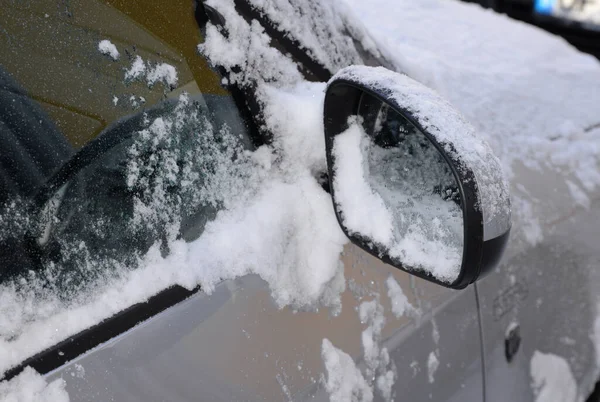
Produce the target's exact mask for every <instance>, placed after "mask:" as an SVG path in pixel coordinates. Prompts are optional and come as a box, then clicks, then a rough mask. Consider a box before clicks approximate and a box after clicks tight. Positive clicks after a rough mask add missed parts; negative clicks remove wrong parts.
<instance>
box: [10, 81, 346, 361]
mask: <svg viewBox="0 0 600 402" xmlns="http://www.w3.org/2000/svg"><path fill="white" fill-rule="evenodd" d="M323 89H324V84H321V85H305V84H302V89H301V90H298V91H295V90H294V89H293V88H286V89H278V88H275V87H270V88H269V89H268V90H267V89H266V88H265V89H264V90H265V93H268V94H269V96H272V97H273V99H288V101H287V103H286V104H287V105H288V107H289V109H288V108H286V107H285V106H284V105H285V104H284V105H279V106H274V108H273V109H272V115H271V116H269V118H268V119H267V121H269V122H273V124H276V123H277V124H281V125H283V124H284V123H285V122H286V119H289V121H290V122H291V124H289V125H288V126H287V129H286V130H281V131H280V132H279V135H278V137H277V138H276V139H275V143H276V146H275V147H266V146H264V147H261V148H259V149H258V150H256V151H254V152H249V151H243V152H242V151H239V150H237V148H235V147H231V146H228V147H225V148H223V151H224V153H222V152H221V153H219V152H217V151H218V150H217V149H212V150H210V147H209V148H206V146H208V145H210V140H209V139H210V136H211V135H217V134H219V133H221V134H223V133H226V132H227V130H232V129H233V128H232V127H231V128H228V127H226V126H223V127H220V129H219V127H217V130H214V131H212V132H211V131H207V130H204V129H202V130H187V129H185V130H182V132H184V133H188V134H186V135H189V133H194V132H199V133H204V135H206V136H207V137H206V139H205V140H201V141H202V144H203V145H202V147H204V148H202V149H206V150H207V152H206V154H203V153H202V152H200V153H199V154H198V155H197V156H193V155H192V156H190V157H192V159H193V158H200V159H198V160H197V163H196V165H201V164H202V163H209V164H210V163H214V165H215V166H218V167H219V169H220V170H217V171H215V172H214V174H213V175H207V177H204V178H203V179H202V180H203V181H202V183H199V182H197V181H196V182H194V181H193V180H194V176H193V175H191V176H188V177H189V180H191V182H190V183H191V184H193V183H196V184H195V185H196V186H197V187H195V188H196V189H197V190H198V191H197V194H198V195H199V196H200V197H203V199H204V200H205V201H206V202H212V203H216V204H219V205H221V206H222V208H223V209H221V210H220V211H219V212H218V213H217V215H216V217H215V219H214V220H213V221H211V222H208V223H207V224H206V226H205V229H204V233H203V235H202V236H201V237H200V238H199V239H197V240H195V241H193V242H191V243H185V242H184V241H182V240H173V239H171V240H170V241H169V248H170V254H169V255H168V256H166V257H164V256H163V255H162V254H161V250H160V244H155V245H153V246H152V247H151V248H150V249H149V251H148V253H147V254H146V255H144V256H140V261H139V264H137V265H138V268H137V269H135V270H131V269H130V268H127V267H122V266H119V265H118V264H117V265H114V264H113V265H111V266H110V270H96V272H104V271H107V272H108V274H107V275H105V276H103V277H102V276H101V277H99V278H98V280H97V281H92V283H91V285H90V286H88V287H87V288H82V289H80V290H79V291H78V292H75V293H73V294H70V296H69V297H67V298H64V297H60V295H58V294H56V292H53V291H52V290H51V289H47V288H45V287H44V281H43V280H40V279H41V278H36V276H35V275H33V274H32V276H30V277H27V278H25V279H24V280H23V281H22V282H20V283H3V284H2V285H0V299H2V300H1V303H0V323H2V324H3V325H2V326H0V372H4V371H5V370H7V369H8V368H10V367H12V366H14V365H16V364H17V363H19V362H21V361H22V360H23V359H25V358H27V357H29V356H31V355H33V354H35V353H37V352H39V351H41V350H43V349H45V348H47V347H49V346H51V345H53V344H56V343H57V342H60V341H61V340H63V339H65V338H66V337H68V336H70V335H72V334H75V333H77V332H79V331H81V330H83V329H85V328H88V327H90V326H92V325H94V324H96V323H98V322H100V321H101V320H103V319H105V318H107V317H110V316H111V315H113V314H115V313H117V312H118V311H120V310H122V309H123V308H125V307H127V306H130V305H132V304H134V303H139V302H143V301H145V300H147V299H148V298H149V297H150V296H152V295H154V294H156V293H157V292H159V291H161V290H163V289H165V288H167V287H169V286H171V285H173V284H179V285H182V286H184V287H186V288H188V289H192V288H194V287H196V286H198V285H200V286H201V287H202V290H203V291H204V292H207V293H210V292H211V291H212V290H213V289H214V288H215V286H216V285H217V284H218V283H220V282H221V281H223V280H225V279H229V278H235V277H238V276H243V275H247V274H257V275H259V276H260V277H261V278H263V279H264V280H265V281H266V282H268V283H269V287H270V289H271V292H272V296H273V299H274V301H275V302H276V303H277V304H278V305H280V306H282V307H283V306H286V305H291V306H294V307H298V308H304V309H316V308H318V307H319V306H329V307H332V308H333V309H334V310H335V309H338V310H339V308H341V299H340V295H341V292H342V291H343V290H344V289H345V286H346V284H345V280H344V276H343V265H342V263H341V262H340V258H339V256H340V253H341V252H342V249H343V246H344V244H345V243H346V242H347V239H346V237H345V236H344V235H343V233H342V231H341V230H340V228H339V225H338V223H337V220H336V218H335V214H334V211H333V205H332V202H331V197H330V196H329V195H328V194H327V193H326V192H325V191H324V190H323V189H322V188H321V186H320V185H319V183H318V182H317V181H316V180H315V177H314V169H315V167H318V166H320V167H323V166H325V150H324V146H323V145H322V142H323V137H324V134H323V127H322V123H321V122H322V108H321V107H320V105H319V102H321V101H322V96H323ZM294 93H296V95H293V94H294ZM314 99H319V100H320V101H319V102H317V105H316V106H315V105H313V106H311V107H310V108H306V109H303V108H297V107H295V106H297V105H302V104H312V103H313V102H314ZM186 102H188V100H187V98H186V97H182V98H180V99H179V101H178V105H179V106H178V107H176V108H175V109H174V111H173V113H171V114H168V115H166V116H162V117H161V118H157V119H154V120H151V121H149V122H148V129H147V130H145V131H144V132H141V133H140V135H141V136H142V137H146V138H148V139H150V140H151V141H150V142H149V144H150V145H152V144H154V145H152V146H160V144H163V145H164V144H169V143H170V141H173V134H174V132H175V130H176V129H177V128H181V127H192V126H193V125H194V124H196V125H197V124H201V122H198V120H197V119H193V118H191V116H190V115H189V114H186V113H184V111H185V110H186V107H185V104H186ZM284 109H287V110H288V112H286V113H285V114H282V115H278V114H277V111H278V110H284ZM284 116H287V117H284ZM297 122H303V123H304V124H299V123H297ZM233 134H237V133H232V135H233ZM142 137H140V138H142ZM224 137H225V138H227V136H226V135H225V136H224ZM206 140H209V141H208V142H207V141H206ZM168 149H169V148H168V147H167V150H168ZM202 149H200V148H199V151H202ZM317 149H320V152H315V150H317ZM294 150H295V152H294ZM234 151H235V152H236V153H237V156H236V157H233V155H234V154H232V153H230V152H234ZM132 152H136V151H135V148H132ZM169 152H170V151H169ZM228 152H229V153H228ZM288 152H289V153H288ZM278 153H281V155H285V156H286V158H282V157H281V156H279V155H278ZM203 155H204V156H203ZM307 155H310V157H308V158H307V157H306V156H307ZM161 160H162V162H160V164H158V165H156V166H155V167H153V169H162V170H164V174H161V177H164V179H165V180H170V179H169V178H170V177H173V176H172V175H173V174H175V171H174V170H172V169H173V168H175V165H173V164H171V163H170V162H169V161H170V160H172V158H171V157H170V156H169V153H166V154H164V158H163V159H161ZM137 162H139V158H133V159H131V164H130V166H129V167H128V169H129V171H130V174H131V176H130V179H131V182H130V184H132V185H133V184H134V183H135V180H138V176H136V173H135V172H136V169H140V168H141V167H140V166H136V163H137ZM217 162H218V163H217ZM142 167H143V165H142ZM148 167H150V166H146V168H148ZM183 168H185V166H184V167H183ZM240 172H241V173H240ZM191 173H192V171H190V172H188V173H187V174H188V175H189V174H191ZM165 185H168V181H167V182H165ZM192 188H194V187H193V186H192ZM149 190H151V191H155V192H154V193H152V194H153V195H152V194H149V195H148V196H147V197H145V198H144V199H146V200H149V201H148V202H150V203H149V204H144V205H141V204H140V205H138V206H137V207H136V208H137V210H138V216H139V218H140V221H139V222H140V223H141V224H143V223H144V222H151V221H152V219H153V215H152V214H148V213H150V212H151V211H152V210H153V208H162V210H165V208H167V209H166V210H167V211H168V210H169V209H168V208H169V205H171V204H170V203H169V201H168V200H169V197H168V193H163V192H161V187H156V188H154V189H152V188H150V189H149ZM152 202H157V203H158V204H157V205H155V206H153V207H152V208H149V209H147V211H149V212H148V213H146V212H145V211H146V210H145V209H144V206H146V207H150V206H151V205H152ZM161 203H162V206H161V205H160V204H161ZM166 216H167V217H168V216H169V214H166ZM170 233H171V234H172V233H173V231H171V232H170ZM257 233H260V236H257ZM83 246H85V245H83ZM77 247H79V244H73V249H72V250H73V253H71V255H72V256H73V258H74V259H78V260H77V261H81V264H79V266H80V267H81V269H83V270H91V271H94V264H99V262H96V261H89V260H87V259H86V256H87V254H86V252H82V251H81V250H79V249H78V248H77ZM83 251H85V247H84V249H83ZM55 269H60V267H56V268H55ZM49 272H52V271H49ZM44 275H45V273H44ZM62 296H64V295H62Z"/></svg>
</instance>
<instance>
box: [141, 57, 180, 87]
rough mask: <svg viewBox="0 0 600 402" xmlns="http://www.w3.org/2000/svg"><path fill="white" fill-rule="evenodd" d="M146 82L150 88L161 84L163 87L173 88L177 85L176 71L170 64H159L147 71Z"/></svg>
mask: <svg viewBox="0 0 600 402" xmlns="http://www.w3.org/2000/svg"><path fill="white" fill-rule="evenodd" d="M146 80H147V81H148V85H150V86H152V85H154V84H156V83H157V82H162V83H164V84H165V86H167V87H170V88H174V87H175V86H176V85H177V70H176V69H175V67H173V66H172V65H170V64H167V63H160V64H157V65H155V66H154V67H152V68H150V69H149V71H148V74H147V75H146Z"/></svg>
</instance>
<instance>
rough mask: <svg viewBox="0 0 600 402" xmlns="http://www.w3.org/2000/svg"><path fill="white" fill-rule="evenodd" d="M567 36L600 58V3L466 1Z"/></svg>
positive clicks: (595, 0) (585, 0)
mask: <svg viewBox="0 0 600 402" xmlns="http://www.w3.org/2000/svg"><path fill="white" fill-rule="evenodd" d="M463 1H466V2H469V3H478V4H480V5H482V6H483V7H486V8H491V9H493V10H495V11H497V12H499V13H503V14H506V15H508V16H509V17H511V18H514V19H517V20H521V21H525V22H527V23H529V24H533V25H536V26H538V27H540V28H542V29H545V30H546V31H548V32H552V33H554V34H556V35H560V36H562V37H564V38H565V39H566V40H567V41H569V42H570V43H571V44H572V45H573V46H575V47H577V48H578V49H579V50H581V51H583V52H587V53H590V54H592V55H594V56H595V57H597V58H598V59H600V0H463Z"/></svg>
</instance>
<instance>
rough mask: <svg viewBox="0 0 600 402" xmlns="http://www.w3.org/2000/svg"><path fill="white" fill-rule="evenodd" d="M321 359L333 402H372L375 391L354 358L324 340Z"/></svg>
mask: <svg viewBox="0 0 600 402" xmlns="http://www.w3.org/2000/svg"><path fill="white" fill-rule="evenodd" d="M321 357H322V358H323V362H324V364H325V369H326V370H327V380H326V382H325V389H326V390H327V392H328V393H329V400H330V401H331V402H348V401H351V402H370V401H372V400H373V390H372V388H371V387H370V386H369V384H367V382H366V381H365V378H364V377H363V375H362V373H361V372H360V370H359V369H358V368H357V367H356V365H355V364H354V361H353V360H352V358H351V357H350V356H349V355H348V354H346V353H344V352H342V351H341V350H340V349H337V348H336V347H335V346H333V345H332V344H331V342H330V341H329V340H328V339H323V344H322V346H321Z"/></svg>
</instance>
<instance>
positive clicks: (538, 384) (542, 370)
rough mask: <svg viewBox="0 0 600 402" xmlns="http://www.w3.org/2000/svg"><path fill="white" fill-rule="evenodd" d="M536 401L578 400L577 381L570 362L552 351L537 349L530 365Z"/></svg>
mask: <svg viewBox="0 0 600 402" xmlns="http://www.w3.org/2000/svg"><path fill="white" fill-rule="evenodd" d="M529 369H530V375H531V381H532V382H531V387H532V388H533V391H534V394H535V402H576V401H578V400H579V399H578V397H577V383H576V382H575V377H574V376H573V372H572V371H571V367H570V366H569V363H568V362H567V361H566V360H565V359H564V358H562V357H560V356H557V355H555V354H551V353H543V352H540V351H537V350H536V351H535V352H534V353H533V356H532V357H531V362H530V365H529Z"/></svg>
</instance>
